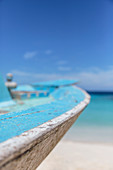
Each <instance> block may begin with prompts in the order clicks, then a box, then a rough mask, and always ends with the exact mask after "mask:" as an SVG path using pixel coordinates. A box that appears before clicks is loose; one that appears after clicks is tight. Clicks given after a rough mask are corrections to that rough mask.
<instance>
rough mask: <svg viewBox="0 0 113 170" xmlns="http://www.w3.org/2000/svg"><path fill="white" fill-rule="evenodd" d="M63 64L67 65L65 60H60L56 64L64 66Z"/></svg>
mask: <svg viewBox="0 0 113 170" xmlns="http://www.w3.org/2000/svg"><path fill="white" fill-rule="evenodd" d="M65 64H67V61H66V60H60V61H58V62H57V65H65Z"/></svg>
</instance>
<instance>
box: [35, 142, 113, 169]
mask: <svg viewBox="0 0 113 170" xmlns="http://www.w3.org/2000/svg"><path fill="white" fill-rule="evenodd" d="M37 170H113V145H109V144H96V143H78V142H72V141H65V140H62V141H61V142H60V143H59V144H58V145H57V146H56V147H55V149H54V150H53V151H52V152H51V153H50V154H49V156H48V157H47V158H46V159H45V160H44V161H43V163H42V164H41V165H40V166H39V167H38V168H37Z"/></svg>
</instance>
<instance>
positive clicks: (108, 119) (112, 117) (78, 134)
mask: <svg viewBox="0 0 113 170" xmlns="http://www.w3.org/2000/svg"><path fill="white" fill-rule="evenodd" d="M64 139H66V140H74V141H79V142H104V143H106V142H107V143H113V94H112V93H111V94H110V93H96V94H91V101H90V104H89V105H88V106H87V108H86V109H85V110H84V111H83V112H82V114H81V115H80V116H79V118H78V119H77V121H76V122H75V124H74V125H73V126H72V127H71V129H70V130H69V132H68V133H67V134H66V136H65V137H64Z"/></svg>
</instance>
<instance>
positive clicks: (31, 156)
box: [0, 80, 90, 170]
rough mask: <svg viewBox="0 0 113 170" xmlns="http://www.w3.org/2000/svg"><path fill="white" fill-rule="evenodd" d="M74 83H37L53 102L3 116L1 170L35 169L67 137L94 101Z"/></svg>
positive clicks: (0, 151) (0, 148)
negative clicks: (67, 133) (80, 116)
mask: <svg viewBox="0 0 113 170" xmlns="http://www.w3.org/2000/svg"><path fill="white" fill-rule="evenodd" d="M76 83H77V82H76V81H74V80H72V81H70V80H62V81H61V80H60V81H52V82H45V83H36V84H33V85H32V87H33V88H34V89H35V91H38V90H42V91H46V90H47V91H49V95H51V97H52V99H53V100H52V101H49V103H47V104H43V105H38V106H34V107H31V108H29V109H27V110H26V109H25V110H22V111H19V112H10V113H7V114H2V115H0V142H1V143H0V169H1V170H17V169H18V170H22V169H24V170H28V169H29V170H35V169H36V168H37V167H38V166H39V165H40V163H41V162H42V161H43V160H44V159H45V158H46V156H47V155H48V154H49V153H50V152H51V150H52V149H53V148H54V147H55V146H56V144H57V143H58V142H59V141H60V139H61V138H62V137H63V136H64V134H65V133H66V132H67V130H68V129H69V128H70V127H71V125H72V124H73V123H74V122H75V121H76V119H77V118H78V116H79V115H80V114H81V112H82V111H83V110H84V109H85V107H86V106H87V105H88V103H89V101H90V96H89V95H88V94H87V93H86V92H85V91H84V90H82V89H80V88H78V87H77V86H75V84H76Z"/></svg>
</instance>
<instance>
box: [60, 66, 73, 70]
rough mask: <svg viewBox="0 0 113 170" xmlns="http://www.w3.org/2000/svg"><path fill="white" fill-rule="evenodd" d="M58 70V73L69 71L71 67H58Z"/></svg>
mask: <svg viewBox="0 0 113 170" xmlns="http://www.w3.org/2000/svg"><path fill="white" fill-rule="evenodd" d="M58 70H59V71H70V70H71V67H67V66H65V67H64V66H59V67H58Z"/></svg>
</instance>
